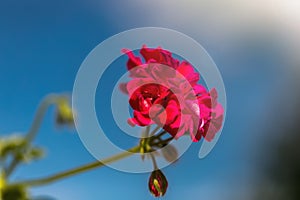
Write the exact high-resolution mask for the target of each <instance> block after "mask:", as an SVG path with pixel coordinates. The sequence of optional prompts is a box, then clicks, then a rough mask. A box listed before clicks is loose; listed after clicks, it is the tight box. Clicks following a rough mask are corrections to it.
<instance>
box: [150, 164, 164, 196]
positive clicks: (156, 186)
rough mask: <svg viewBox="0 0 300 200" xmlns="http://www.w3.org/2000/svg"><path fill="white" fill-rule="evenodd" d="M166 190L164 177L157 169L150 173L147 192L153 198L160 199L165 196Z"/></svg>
mask: <svg viewBox="0 0 300 200" xmlns="http://www.w3.org/2000/svg"><path fill="white" fill-rule="evenodd" d="M167 188H168V181H167V179H166V177H165V175H164V174H163V173H162V172H161V171H160V170H159V169H158V170H154V171H153V172H152V173H151V176H150V179H149V190H150V192H151V194H153V196H155V197H162V196H164V195H165V193H166V191H167Z"/></svg>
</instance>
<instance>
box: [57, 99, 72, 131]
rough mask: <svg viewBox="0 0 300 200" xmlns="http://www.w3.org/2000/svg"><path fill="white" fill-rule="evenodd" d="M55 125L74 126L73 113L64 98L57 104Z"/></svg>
mask: <svg viewBox="0 0 300 200" xmlns="http://www.w3.org/2000/svg"><path fill="white" fill-rule="evenodd" d="M56 123H57V124H58V125H74V117H73V111H72V108H71V106H70V104H69V101H68V99H66V98H61V99H60V100H59V101H58V102H57V110H56Z"/></svg>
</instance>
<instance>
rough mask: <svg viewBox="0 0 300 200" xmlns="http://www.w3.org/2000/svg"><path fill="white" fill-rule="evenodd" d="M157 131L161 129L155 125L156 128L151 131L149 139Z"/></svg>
mask: <svg viewBox="0 0 300 200" xmlns="http://www.w3.org/2000/svg"><path fill="white" fill-rule="evenodd" d="M159 129H161V127H160V126H158V125H156V127H155V128H154V129H153V131H151V133H150V137H152V136H153V135H154V134H155V133H156V132H157V131H158V130H159Z"/></svg>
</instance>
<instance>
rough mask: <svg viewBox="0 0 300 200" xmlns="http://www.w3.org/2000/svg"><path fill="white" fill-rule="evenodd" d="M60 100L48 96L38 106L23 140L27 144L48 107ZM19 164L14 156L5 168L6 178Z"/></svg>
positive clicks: (33, 135) (35, 133)
mask: <svg viewBox="0 0 300 200" xmlns="http://www.w3.org/2000/svg"><path fill="white" fill-rule="evenodd" d="M60 98H62V97H61V96H60V95H56V94H50V95H47V96H46V97H45V98H44V99H43V100H42V102H41V103H40V105H39V107H38V109H37V112H36V114H35V117H34V120H33V122H32V125H31V127H30V129H29V131H28V132H27V134H26V136H25V140H26V143H27V144H30V143H31V142H32V141H33V140H34V138H35V137H36V135H37V133H38V130H39V129H40V126H41V124H42V121H43V118H44V116H45V114H46V112H47V110H48V108H49V106H51V105H52V104H55V103H57V102H58V100H59V99H60ZM19 163H20V160H19V159H17V158H16V156H14V158H13V159H12V161H11V163H10V165H9V166H8V167H7V169H6V171H5V174H6V176H7V177H9V176H10V175H11V173H12V172H13V171H14V170H15V168H16V167H17V166H18V164H19Z"/></svg>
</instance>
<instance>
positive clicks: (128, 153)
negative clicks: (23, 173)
mask: <svg viewBox="0 0 300 200" xmlns="http://www.w3.org/2000/svg"><path fill="white" fill-rule="evenodd" d="M139 151H140V146H136V147H133V148H131V149H128V150H127V151H125V152H122V153H120V154H117V155H115V156H112V157H109V158H107V159H104V160H102V161H95V162H92V163H90V164H86V165H83V166H80V167H77V168H74V169H70V170H67V171H64V172H60V173H57V174H54V175H52V176H48V177H45V178H42V179H33V180H27V181H26V180H25V181H21V182H16V183H13V184H12V185H26V186H41V185H45V184H49V183H52V182H55V181H58V180H60V179H63V178H66V177H70V176H73V175H76V174H79V173H82V172H86V171H89V170H92V169H95V168H98V167H102V166H105V165H106V164H109V163H112V162H115V161H118V160H121V159H123V158H126V157H128V156H131V155H133V154H134V153H138V152H139Z"/></svg>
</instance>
